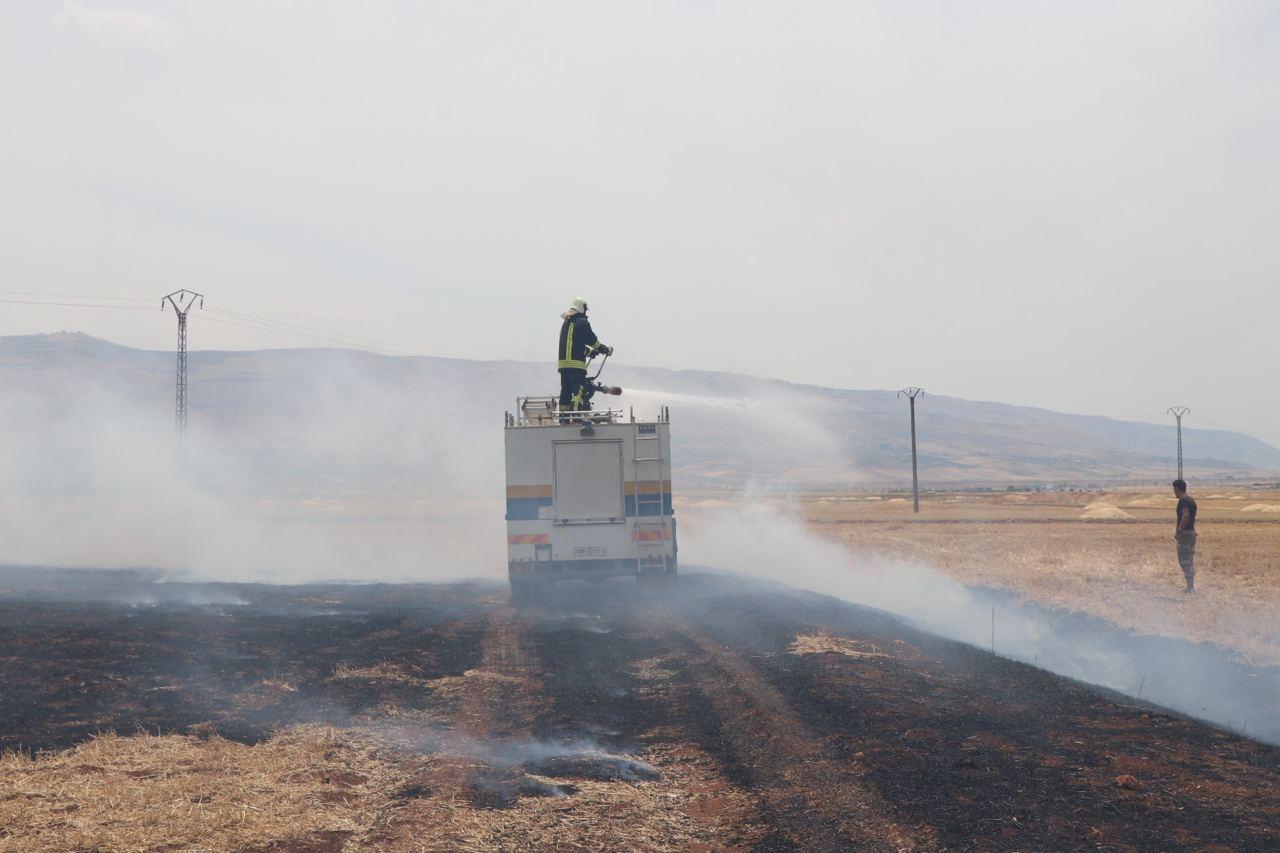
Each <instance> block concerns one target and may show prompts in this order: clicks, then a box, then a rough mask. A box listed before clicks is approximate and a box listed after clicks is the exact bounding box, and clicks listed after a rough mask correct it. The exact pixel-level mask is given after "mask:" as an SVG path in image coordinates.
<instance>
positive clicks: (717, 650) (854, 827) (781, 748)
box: [661, 614, 934, 851]
mask: <svg viewBox="0 0 1280 853" xmlns="http://www.w3.org/2000/svg"><path fill="white" fill-rule="evenodd" d="M661 619H662V623H663V626H664V627H665V629H666V630H668V631H669V632H670V633H671V635H672V638H673V642H675V643H676V644H677V645H679V646H683V650H682V651H681V652H679V653H678V660H679V662H680V664H681V665H682V666H683V667H684V672H685V676H686V678H687V679H688V682H689V685H688V686H689V687H691V688H692V689H693V690H695V691H696V692H697V693H698V694H699V696H700V697H701V698H702V699H703V700H704V701H705V703H706V705H707V706H708V707H709V709H710V711H711V712H712V713H713V714H714V715H715V717H716V718H717V721H718V723H719V732H720V736H721V738H722V741H723V744H724V746H725V747H726V749H727V751H728V752H729V757H730V758H731V759H732V761H733V762H734V763H735V764H736V765H737V766H738V767H739V768H740V769H741V771H742V772H743V773H744V774H746V775H747V776H749V777H750V782H751V785H750V787H751V789H752V790H753V792H754V793H755V794H756V796H757V797H758V798H759V800H760V801H761V802H760V809H761V812H762V813H764V814H767V815H769V816H770V817H771V818H772V821H771V822H772V823H773V827H774V830H775V835H774V837H773V838H771V839H769V840H767V841H766V842H765V846H769V847H795V848H799V849H804V850H848V849H857V850H893V851H899V850H916V849H930V848H932V847H933V846H934V841H933V839H932V837H931V833H927V832H925V833H922V832H921V831H918V830H913V829H909V828H906V827H903V826H902V825H900V824H898V823H896V822H894V821H893V820H892V819H891V818H890V817H889V814H890V808H889V806H888V804H887V802H886V801H885V800H884V798H883V797H882V796H881V795H880V793H879V791H878V790H876V789H875V788H874V787H873V786H872V785H871V783H870V782H869V779H868V778H867V777H866V776H865V775H864V773H863V771H862V769H861V768H860V767H859V766H858V765H857V764H855V763H851V762H850V761H849V760H848V759H845V758H839V759H837V757H835V756H833V755H831V754H830V752H829V750H827V749H826V748H825V747H824V740H823V738H822V737H821V736H820V735H819V734H817V733H815V732H813V731H811V730H809V728H808V727H807V726H806V725H805V724H804V723H803V722H802V721H801V719H800V718H799V716H798V715H797V713H796V712H795V710H794V709H793V708H792V707H791V705H790V703H789V702H788V700H787V699H786V697H785V696H784V695H783V694H782V693H780V692H779V691H778V690H777V689H776V688H774V687H773V686H772V685H771V684H770V683H769V682H768V681H767V679H766V678H765V677H764V676H763V675H762V674H761V673H760V672H758V671H757V670H756V669H755V668H754V667H753V666H752V665H751V664H750V663H749V662H748V661H747V660H745V659H743V658H742V657H741V656H740V655H738V654H737V653H735V652H734V651H733V650H731V649H729V648H728V647H726V646H724V645H722V644H721V643H719V642H717V641H715V640H714V639H712V638H711V637H709V636H707V635H706V634H704V633H703V632H701V631H700V630H698V629H697V628H695V627H694V626H692V625H690V624H688V623H686V622H683V621H681V620H679V619H678V618H675V617H674V616H672V615H670V614H664V615H663V616H662V617H661Z"/></svg>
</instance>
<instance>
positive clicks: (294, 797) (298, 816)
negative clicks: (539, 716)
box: [0, 727, 749, 853]
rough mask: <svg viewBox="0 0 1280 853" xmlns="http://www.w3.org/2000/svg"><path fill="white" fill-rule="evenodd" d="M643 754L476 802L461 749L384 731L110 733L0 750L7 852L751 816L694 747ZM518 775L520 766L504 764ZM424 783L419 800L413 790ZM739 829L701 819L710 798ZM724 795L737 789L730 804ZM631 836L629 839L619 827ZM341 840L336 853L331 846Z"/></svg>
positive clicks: (554, 829)
mask: <svg viewBox="0 0 1280 853" xmlns="http://www.w3.org/2000/svg"><path fill="white" fill-rule="evenodd" d="M643 758H644V759H645V760H646V761H648V762H651V763H652V764H653V765H654V766H656V767H657V768H658V769H659V771H660V773H661V778H660V779H658V780H655V781H640V782H616V781H607V782H606V781H596V780H591V779H548V778H543V777H539V776H526V777H525V778H527V779H531V780H534V781H536V782H540V783H543V784H545V785H547V786H553V785H563V784H566V783H567V784H570V785H572V787H573V789H574V793H573V795H572V796H571V797H555V796H550V797H547V796H521V797H520V798H519V799H517V800H516V801H515V802H514V803H512V804H511V805H510V806H509V807H507V808H501V809H491V808H476V807H475V806H474V805H473V804H472V802H471V801H470V799H469V796H470V793H469V788H468V785H469V784H470V783H469V781H468V780H469V779H472V778H473V777H474V774H475V772H477V771H478V770H480V771H483V769H484V768H485V767H486V764H485V762H484V761H483V760H482V759H478V758H474V757H469V756H467V755H465V754H450V755H444V754H439V755H425V756H424V755H420V754H416V753H413V752H408V751H401V750H397V749H394V748H391V747H390V746H388V745H387V743H386V741H384V740H383V739H382V738H381V737H379V736H378V735H377V734H376V733H374V732H372V731H359V730H332V729H324V728H319V727H298V728H294V729H290V730H288V731H286V732H283V733H281V734H280V735H277V736H276V737H275V738H272V739H271V740H269V741H266V742H263V743H260V744H257V745H256V746H246V745H244V744H240V743H235V742H232V741H227V740H223V739H221V738H218V737H210V738H207V739H202V738H198V737H190V736H178V735H173V736H166V737H156V736H152V735H145V734H141V735H135V736H132V737H119V736H116V735H114V734H109V735H104V736H102V737H98V738H95V739H93V740H90V741H87V742H85V743H83V744H81V745H79V746H77V747H75V748H73V749H69V750H66V751H64V752H58V753H50V754H43V755H38V756H34V757H33V756H29V755H23V754H14V753H10V754H7V755H5V756H3V758H0V851H6V853H8V851H23V853H26V851H66V850H95V851H96V850H102V851H109V850H110V851H116V850H119V851H125V850H129V851H133V850H138V851H143V850H148V851H149V850H192V851H206V850H208V851H213V850H237V849H243V848H250V849H255V850H258V849H260V850H266V849H273V847H278V848H283V849H289V848H290V846H291V845H297V847H296V849H313V848H312V847H309V846H308V844H311V845H317V848H323V847H324V844H325V843H326V842H329V843H335V844H336V843H337V842H341V843H342V844H345V846H343V847H342V849H345V850H415V851H416V850H424V851H425V850H441V851H444V850H449V851H486V850H527V849H557V848H558V849H566V848H570V849H645V850H678V849H689V845H691V844H695V843H697V842H702V843H708V842H711V841H712V840H713V839H714V838H715V837H716V833H717V832H718V831H720V830H722V829H726V828H727V827H728V826H729V825H733V824H734V823H736V822H737V821H739V820H741V819H742V818H743V817H744V816H745V815H746V814H747V813H748V812H749V803H748V802H747V801H746V800H745V799H743V802H736V801H733V797H735V796H737V797H738V798H739V799H742V798H744V797H745V795H742V794H741V793H740V792H736V791H721V790H720V788H721V787H722V783H721V782H720V777H719V774H718V772H717V770H716V767H715V764H714V762H713V761H711V760H710V759H709V758H708V757H706V756H705V755H702V754H701V752H700V751H699V750H698V748H697V747H696V746H694V745H692V744H682V745H672V744H667V745H664V746H656V747H654V748H652V749H651V750H650V751H649V752H647V753H646V754H645V755H644V756H643ZM504 772H511V773H516V774H519V775H523V774H520V772H519V770H518V768H516V769H513V770H510V771H504ZM415 787H416V788H418V789H419V790H417V791H416V792H414V793H413V794H412V795H406V794H404V792H405V791H407V790H410V789H413V788H415ZM709 791H718V792H719V793H718V794H717V796H716V797H715V798H714V802H712V805H713V806H714V807H715V810H716V811H717V812H724V814H723V818H724V819H725V820H727V821H729V823H728V824H725V823H722V822H721V821H720V820H717V819H716V817H715V816H712V815H707V814H700V813H699V810H700V809H705V808H706V806H704V805H703V803H704V802H711V801H710V800H708V797H709V795H708V794H707V793H706V792H709ZM726 797H728V798H729V799H726ZM620 820H622V821H625V824H626V826H627V838H626V839H619V837H618V835H617V829H618V826H619V821H620ZM333 849H337V846H335V847H334V848H333Z"/></svg>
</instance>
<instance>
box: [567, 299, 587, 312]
mask: <svg viewBox="0 0 1280 853" xmlns="http://www.w3.org/2000/svg"><path fill="white" fill-rule="evenodd" d="M569 310H570V311H577V312H578V313H579V314H585V313H587V300H585V299H583V298H582V297H578V298H577V299H575V300H573V301H572V302H570V303H569Z"/></svg>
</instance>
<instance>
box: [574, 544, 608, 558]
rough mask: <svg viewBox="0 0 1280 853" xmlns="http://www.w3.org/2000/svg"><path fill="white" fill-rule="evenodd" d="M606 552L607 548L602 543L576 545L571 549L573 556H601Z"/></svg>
mask: <svg viewBox="0 0 1280 853" xmlns="http://www.w3.org/2000/svg"><path fill="white" fill-rule="evenodd" d="M608 553H609V551H608V549H607V548H605V547H604V546H602V545H577V546H574V549H573V556H575V557H603V556H605V555H606V554H608Z"/></svg>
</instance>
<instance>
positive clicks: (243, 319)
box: [0, 290, 425, 356]
mask: <svg viewBox="0 0 1280 853" xmlns="http://www.w3.org/2000/svg"><path fill="white" fill-rule="evenodd" d="M184 292H185V293H191V292H192V291H175V293H176V294H181V293H184ZM0 294H14V295H32V296H52V297H58V298H59V300H66V299H77V300H111V301H113V302H150V301H151V300H149V299H140V298H137V297H132V296H88V295H72V294H57V293H41V292H37V291H23V290H0ZM164 299H165V300H167V299H168V297H167V296H166V297H165V298H164ZM0 303H4V304H10V305H43V306H52V307H59V308H103V309H109V310H114V311H147V310H150V309H148V308H144V307H142V306H141V305H109V304H99V303H95V302H67V301H55V300H53V299H47V300H46V299H10V298H4V297H2V296H0ZM164 305H165V302H164V300H161V306H160V307H161V308H163V307H164ZM188 307H189V306H188ZM201 307H203V305H202V306H201ZM175 308H176V305H175ZM208 311H209V313H213V314H219V315H221V316H222V318H223V319H219V318H214V317H208V316H206V317H204V318H203V319H205V320H208V321H209V322H212V323H221V324H223V325H227V326H239V327H241V328H245V329H253V330H255V331H259V332H274V333H276V334H284V335H292V336H295V337H305V338H314V339H317V340H322V341H325V342H327V343H332V344H337V345H339V346H344V347H351V348H352V349H368V350H373V351H375V352H379V353H380V354H383V355H393V356H400V355H425V353H423V352H422V351H421V350H418V349H416V348H413V347H407V346H403V345H401V344H397V343H392V342H390V341H385V340H380V339H377V338H366V337H361V336H359V335H348V334H346V333H345V332H335V331H332V330H327V329H319V328H316V327H314V326H304V325H302V324H300V323H292V322H289V321H286V320H276V319H273V318H271V317H262V316H258V315H254V314H245V313H242V312H239V311H227V310H225V309H220V308H210V309H208ZM182 317H183V318H185V313H183V314H182ZM226 318H234V319H226ZM179 322H180V323H182V322H183V321H182V319H180V320H179ZM180 331H181V330H180Z"/></svg>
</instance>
